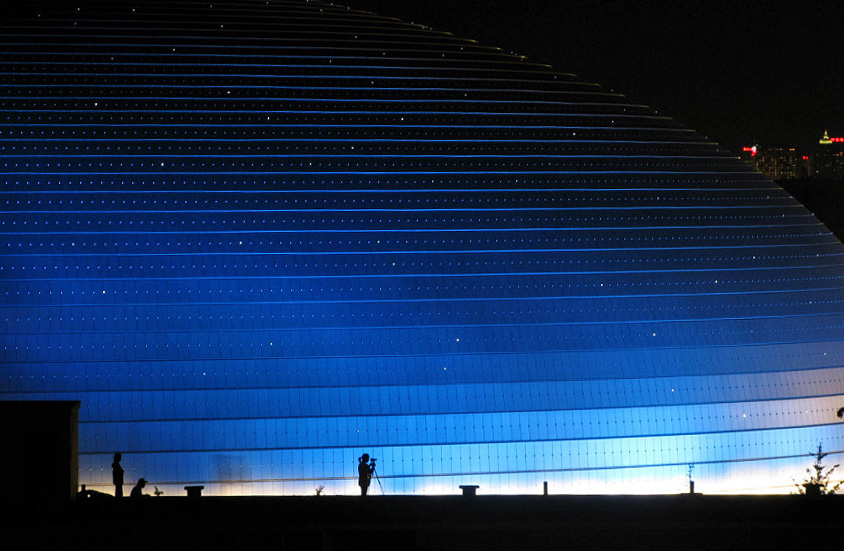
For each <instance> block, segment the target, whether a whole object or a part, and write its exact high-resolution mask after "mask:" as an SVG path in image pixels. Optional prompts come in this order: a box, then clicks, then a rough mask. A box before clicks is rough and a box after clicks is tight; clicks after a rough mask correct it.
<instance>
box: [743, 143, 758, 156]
mask: <svg viewBox="0 0 844 551" xmlns="http://www.w3.org/2000/svg"><path fill="white" fill-rule="evenodd" d="M741 150H742V151H745V152H746V151H749V152H750V156H751V157H755V156H756V146H755V145H754V146H753V147H742V148H741Z"/></svg>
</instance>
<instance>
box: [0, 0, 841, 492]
mask: <svg viewBox="0 0 844 551" xmlns="http://www.w3.org/2000/svg"><path fill="white" fill-rule="evenodd" d="M213 6H214V7H210V5H208V4H207V3H194V2H179V1H176V2H167V3H157V2H132V3H131V4H130V3H123V2H119V1H118V2H110V3H108V5H105V6H104V5H102V4H96V6H94V5H91V6H90V7H86V5H85V4H84V3H82V4H81V7H80V10H79V11H73V12H65V11H62V10H58V11H56V12H53V13H47V12H45V13H43V14H42V16H41V17H39V18H37V19H36V18H35V17H34V16H33V17H32V18H28V19H27V18H24V19H21V20H14V21H12V22H7V23H4V24H3V26H2V27H0V36H2V43H3V47H2V48H0V82H2V89H1V90H2V92H1V93H0V117H1V118H2V124H1V125H0V137H2V139H0V182H2V184H1V187H0V209H1V210H2V216H0V296H2V297H3V302H2V305H0V319H2V321H3V327H4V330H3V331H2V334H0V340H2V367H1V368H0V369H2V371H0V399H4V400H80V401H81V403H82V407H81V409H80V412H79V415H80V433H79V438H80V446H79V448H80V469H81V472H80V483H82V484H86V485H87V486H88V488H91V489H97V490H101V491H106V492H110V491H111V472H110V464H111V457H112V455H113V454H114V453H115V452H118V451H119V452H122V453H123V456H124V461H123V465H124V468H125V469H126V480H127V481H129V480H133V479H137V478H139V477H141V476H143V477H144V478H146V479H148V480H149V481H150V485H155V486H157V487H159V488H160V489H162V490H164V491H165V494H166V495H180V494H183V490H182V487H183V486H186V485H204V486H205V490H204V493H205V494H210V495H241V494H247V495H251V494H275V495H285V494H286V495H290V494H312V493H313V491H314V489H315V488H317V487H319V486H324V487H325V493H328V494H355V493H357V492H358V488H357V485H356V476H357V475H356V466H357V465H356V463H357V457H358V456H360V455H361V454H362V453H364V452H367V453H369V454H370V455H372V456H374V457H377V458H379V474H380V476H381V481H382V483H383V486H384V489H385V491H386V492H388V493H408V494H425V493H427V494H437V493H450V494H454V493H457V492H458V491H459V490H458V486H459V485H461V484H477V485H480V487H481V491H482V492H483V493H501V494H513V493H539V492H541V491H542V483H543V481H548V482H549V487H550V489H551V491H552V492H554V493H563V492H567V493H660V492H664V493H678V492H683V491H686V490H687V488H688V479H687V473H688V472H689V466H690V465H694V477H695V480H696V488H697V489H698V491H702V492H704V493H736V492H743V493H787V492H790V491H791V490H792V489H793V483H792V477H794V478H798V479H799V478H800V476H801V475H802V473H803V472H804V469H805V467H806V466H807V465H808V463H809V460H808V456H807V454H808V453H809V452H811V451H812V450H814V449H817V445H818V443H822V444H823V447H824V450H829V451H830V452H831V453H832V454H833V457H832V458H831V459H833V462H834V459H835V456H836V455H838V454H841V453H842V449H844V442H842V432H841V429H840V425H837V423H838V420H837V418H836V416H835V412H836V410H837V409H838V408H839V407H841V406H842V405H844V246H842V244H841V243H839V242H838V241H837V240H836V238H835V237H834V236H833V235H832V234H830V233H829V231H828V230H827V229H826V228H825V227H824V226H823V225H822V224H821V223H820V222H819V221H818V220H817V219H815V218H814V216H812V214H811V213H809V212H808V211H807V210H806V209H805V208H804V207H803V206H801V205H800V204H799V203H797V202H796V201H795V200H794V199H793V198H791V197H790V196H788V195H787V194H786V193H785V192H784V191H783V190H782V189H781V188H779V187H778V186H777V185H775V184H774V183H772V182H770V181H768V180H766V179H765V178H764V177H762V176H761V175H760V174H759V173H757V172H754V171H753V170H752V169H751V168H750V167H748V166H746V165H744V164H742V163H741V162H739V161H738V160H737V159H736V158H735V156H734V155H732V154H730V153H729V152H727V151H725V150H723V149H722V148H720V147H719V146H718V145H716V144H713V143H711V142H709V141H707V140H706V139H705V138H703V137H702V136H700V135H699V134H697V133H695V132H693V131H691V130H689V129H686V128H683V127H681V126H680V125H679V124H677V123H676V122H674V121H672V120H671V119H669V118H667V117H665V116H662V115H659V114H657V113H656V112H655V111H654V110H653V109H651V108H650V107H647V106H643V105H639V104H636V103H634V102H631V101H629V100H628V99H627V98H625V97H624V96H622V95H620V94H616V93H613V92H608V91H606V90H604V89H602V88H601V87H599V86H597V85H594V84H591V83H585V82H583V81H581V80H579V79H578V78H577V77H575V76H573V75H570V74H566V73H561V72H559V71H556V70H554V69H552V68H549V67H547V66H544V65H540V64H535V63H532V62H530V61H527V60H524V59H523V58H520V57H517V56H513V55H509V54H505V53H503V52H501V51H500V50H497V49H494V48H489V47H485V46H481V45H478V44H476V43H474V42H472V41H468V40H462V39H459V38H455V37H453V36H451V35H449V34H445V33H439V32H436V31H433V30H430V29H426V28H424V27H420V26H416V25H411V24H406V23H402V22H399V21H395V20H392V19H385V18H380V17H378V16H375V15H372V14H368V13H362V12H356V11H353V10H347V9H346V8H342V7H338V6H335V5H332V4H328V3H320V2H295V1H292V0H291V1H285V2H274V1H271V2H255V1H238V2H234V1H231V2H223V3H218V2H214V5H213ZM377 491H380V490H377Z"/></svg>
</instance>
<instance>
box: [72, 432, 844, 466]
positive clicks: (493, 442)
mask: <svg viewBox="0 0 844 551" xmlns="http://www.w3.org/2000/svg"><path fill="white" fill-rule="evenodd" d="M833 424H835V423H816V424H813V425H800V426H794V427H764V428H754V429H738V430H736V429H733V430H719V431H712V432H704V433H700V432H690V433H660V434H645V435H639V436H591V437H589V438H583V439H561V438H535V439H523V440H482V441H481V440H478V441H471V442H449V443H442V442H439V443H438V442H428V443H421V442H414V443H402V444H378V445H374V444H370V447H377V448H382V449H383V448H408V447H414V446H422V447H426V446H431V447H451V446H472V445H496V444H521V443H528V442H534V443H542V442H559V443H560V444H565V443H571V442H579V441H581V440H582V441H589V440H628V439H630V440H637V439H643V438H670V437H694V436H709V435H716V434H735V433H739V434H741V433H747V432H766V431H799V430H808V429H814V428H818V427H828V426H831V425H833ZM360 447H361V444H358V443H353V442H348V443H344V444H337V445H334V446H328V445H325V446H308V447H294V446H286V447H265V448H258V447H254V448H225V449H222V450H221V449H211V448H208V449H205V448H199V449H184V450H131V451H128V450H124V452H123V453H129V454H132V455H135V454H138V455H140V454H158V453H171V454H176V453H208V452H215V453H220V452H237V451H241V452H261V451H288V450H289V451H301V450H331V449H336V450H342V449H349V448H360ZM113 453H114V451H113V450H107V451H88V452H83V451H80V452H79V455H103V454H107V455H112V454H113ZM830 453H840V452H830ZM807 455H811V454H800V455H798V456H796V457H806V456H807ZM789 457H790V456H789ZM726 461H730V462H735V461H752V460H751V459H738V460H736V459H733V460H725V461H723V462H726ZM699 463H700V462H696V463H695V464H699ZM680 465H684V466H688V463H686V462H683V463H680ZM636 467H638V466H633V465H631V466H625V467H618V468H636ZM609 468H612V467H609ZM583 470H592V469H591V468H588V467H586V468H584V469H583ZM417 476H428V475H417ZM455 476H456V475H455Z"/></svg>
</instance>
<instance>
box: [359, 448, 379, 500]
mask: <svg viewBox="0 0 844 551" xmlns="http://www.w3.org/2000/svg"><path fill="white" fill-rule="evenodd" d="M376 461H377V459H375V458H374V457H373V458H372V460H371V461H370V459H369V454H368V453H365V454H363V455H362V456H360V457H359V458H358V486H360V495H362V496H365V495H366V492H367V490H369V483H370V482H372V474H373V473H374V472H375V462H376Z"/></svg>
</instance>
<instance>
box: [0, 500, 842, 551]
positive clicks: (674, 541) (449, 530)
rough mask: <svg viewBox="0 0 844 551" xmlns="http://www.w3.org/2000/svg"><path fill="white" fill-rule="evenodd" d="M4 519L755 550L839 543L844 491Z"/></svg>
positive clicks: (284, 536)
mask: <svg viewBox="0 0 844 551" xmlns="http://www.w3.org/2000/svg"><path fill="white" fill-rule="evenodd" d="M3 524H5V526H4V527H3V532H5V534H6V538H4V539H5V540H9V539H10V540H11V542H12V543H14V544H15V545H12V546H11V547H9V548H10V549H19V548H23V549H25V548H33V549H35V548H41V547H40V544H41V543H44V544H45V545H47V546H48V547H53V548H60V547H61V545H62V543H67V544H68V547H66V548H71V547H72V546H73V545H74V542H76V543H78V542H82V541H84V542H85V548H86V549H110V550H113V549H115V548H120V549H121V551H126V550H127V549H136V548H137V549H142V548H143V549H148V548H149V547H150V545H152V546H153V547H155V546H156V545H155V544H153V542H160V543H161V544H162V545H166V547H165V548H171V543H170V542H177V543H178V545H179V546H190V548H196V549H202V548H203V547H205V548H208V549H219V548H224V549H249V550H250V551H251V550H255V551H260V550H262V549H318V550H324V551H330V550H335V549H358V548H360V549H367V550H368V551H374V550H377V549H382V548H383V549H391V551H396V550H398V551H406V550H414V549H440V548H441V549H473V550H475V549H484V550H496V549H507V550H508V551H512V549H514V548H515V549H518V548H519V547H520V546H521V547H523V546H524V545H525V544H526V543H529V544H530V545H531V547H536V548H548V549H559V548H561V547H560V546H561V545H562V546H563V547H565V546H566V545H568V546H574V547H573V548H577V549H591V548H596V549H606V548H607V546H609V548H618V547H623V548H625V549H637V548H641V549H671V550H672V551H676V550H677V549H715V548H717V549H733V548H735V549H751V548H753V549H762V548H764V546H766V545H770V546H771V548H780V547H783V545H784V544H785V545H794V546H798V545H800V546H805V545H807V544H808V543H809V542H812V544H813V545H814V544H817V543H824V542H830V543H832V542H836V541H838V538H839V537H840V533H841V528H842V526H844V496H822V497H820V498H816V499H811V498H807V497H805V496H798V495H783V496H707V495H701V494H695V495H689V494H680V495H669V496H572V495H551V496H497V495H478V496H476V497H475V498H473V499H470V500H467V499H465V498H463V497H462V496H461V495H459V494H455V495H453V496H379V495H373V496H367V497H365V498H362V497H351V496H342V497H340V496H303V497H213V496H207V497H206V496H203V497H201V498H198V499H189V498H187V497H184V496H179V497H174V496H170V497H151V498H147V499H142V500H131V499H130V498H123V499H121V500H114V499H103V500H101V501H88V502H85V503H77V504H74V505H72V506H70V507H69V508H68V510H67V511H65V512H63V513H61V514H54V515H52V516H50V517H43V516H42V517H41V518H39V517H38V516H36V515H23V516H18V518H17V519H15V518H13V517H6V518H4V519H3V520H0V525H3ZM0 541H3V540H0ZM221 542H227V543H225V545H222V547H221ZM248 542H256V543H255V545H252V544H248ZM260 542H268V543H264V544H262V543H260ZM116 543H119V545H118V546H117V547H115V544H116ZM751 543H752V545H751ZM48 544H50V545H48ZM247 544H248V545H247ZM748 546H749V547H748Z"/></svg>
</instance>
